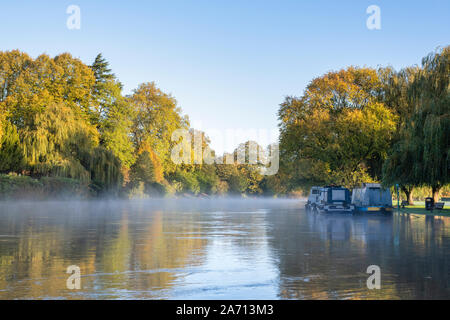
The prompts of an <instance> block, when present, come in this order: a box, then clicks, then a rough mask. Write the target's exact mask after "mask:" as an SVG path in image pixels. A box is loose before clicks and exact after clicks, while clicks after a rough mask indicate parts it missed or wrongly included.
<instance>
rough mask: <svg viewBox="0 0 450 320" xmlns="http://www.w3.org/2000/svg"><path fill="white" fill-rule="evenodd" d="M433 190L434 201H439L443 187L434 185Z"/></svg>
mask: <svg viewBox="0 0 450 320" xmlns="http://www.w3.org/2000/svg"><path fill="white" fill-rule="evenodd" d="M431 190H432V192H433V199H434V203H436V202H439V193H440V191H441V187H440V186H433V187H432V188H431Z"/></svg>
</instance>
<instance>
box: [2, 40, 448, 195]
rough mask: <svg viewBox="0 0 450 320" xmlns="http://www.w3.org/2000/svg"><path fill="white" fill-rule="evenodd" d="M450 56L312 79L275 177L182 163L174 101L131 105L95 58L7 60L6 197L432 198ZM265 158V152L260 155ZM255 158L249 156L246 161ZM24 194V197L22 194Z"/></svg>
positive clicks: (255, 170) (296, 100)
mask: <svg viewBox="0 0 450 320" xmlns="http://www.w3.org/2000/svg"><path fill="white" fill-rule="evenodd" d="M449 57H450V47H446V48H444V49H441V50H438V51H436V52H434V53H431V54H430V55H428V56H427V57H425V58H424V59H423V63H422V66H421V67H419V66H414V67H409V68H405V69H403V70H400V71H395V70H393V69H392V68H390V67H386V68H379V69H377V70H375V69H371V68H358V67H349V68H347V69H344V70H340V71H337V72H329V73H327V74H325V75H324V76H322V77H319V78H316V79H313V80H312V81H311V82H310V84H309V85H308V87H307V88H306V90H305V92H304V94H303V95H302V96H301V97H293V96H292V97H287V98H286V100H285V101H284V102H283V103H282V104H281V105H280V109H279V113H278V115H279V120H280V147H279V148H280V170H279V172H278V174H276V175H272V176H264V175H262V174H261V172H260V168H261V166H263V165H264V164H263V163H262V162H259V161H258V162H257V163H254V164H248V163H244V164H242V163H241V162H240V161H236V160H237V153H238V151H239V150H242V149H244V151H245V152H247V154H248V153H249V151H250V149H252V150H254V149H255V148H256V150H260V149H262V147H260V146H258V145H256V143H255V142H252V141H247V142H245V143H242V144H241V145H239V146H238V147H237V148H236V150H235V152H234V153H233V154H232V156H233V157H232V158H233V159H234V162H233V163H232V164H216V163H213V164H182V165H176V164H175V163H174V162H173V161H172V160H171V157H170V155H171V150H173V147H174V145H175V142H174V141H172V139H171V138H172V133H173V132H174V131H175V130H177V129H186V130H189V132H190V133H191V134H192V135H194V134H197V135H198V134H200V136H201V137H202V147H203V148H206V147H209V143H210V141H209V139H208V137H207V136H206V135H205V134H204V133H203V132H199V131H196V130H194V129H192V128H190V124H189V119H188V117H187V116H185V115H183V114H182V111H181V109H180V108H179V107H178V106H177V101H176V100H175V99H174V98H173V97H172V96H171V95H169V94H167V93H164V92H163V91H161V90H160V89H159V88H157V87H156V85H155V84H154V83H153V82H149V83H143V84H141V85H140V86H139V87H138V88H137V89H135V90H134V91H133V93H132V94H131V95H129V96H124V95H123V93H122V84H121V83H120V82H119V80H118V79H117V78H116V76H115V75H114V74H113V73H112V71H111V70H110V69H109V64H108V62H107V61H106V60H105V59H104V58H103V57H102V55H101V54H99V55H98V56H97V57H96V59H95V61H94V62H93V64H92V65H86V64H84V63H83V62H81V61H80V60H79V59H76V58H74V57H72V56H71V55H70V54H68V53H64V54H61V55H58V56H56V57H54V58H52V57H49V56H48V55H46V54H42V55H40V56H38V57H37V58H36V59H33V58H31V57H30V56H29V55H27V54H26V53H23V52H20V51H18V50H14V51H7V52H0V89H1V90H0V194H1V195H0V197H14V195H17V194H21V193H23V194H28V193H35V192H37V193H39V192H40V193H41V194H44V195H47V194H48V195H49V196H52V195H54V193H55V192H56V190H62V191H64V192H65V193H66V194H68V195H70V194H73V195H79V196H98V195H112V196H118V195H120V196H124V197H135V196H139V197H145V196H163V195H166V194H172V195H176V194H181V195H185V194H191V195H201V194H208V195H225V194H238V195H286V194H289V193H295V192H299V191H300V192H304V191H306V190H308V188H309V187H310V186H312V185H324V184H339V185H344V186H348V187H352V186H355V185H357V184H359V183H361V182H371V181H382V182H383V183H384V184H385V185H386V186H393V185H394V184H399V185H400V186H401V188H402V190H403V191H404V192H405V193H406V195H407V197H408V199H410V200H412V194H413V189H414V188H416V187H423V186H429V187H430V188H432V192H433V195H434V196H435V197H438V195H439V192H440V191H441V190H442V189H443V188H445V187H446V185H448V184H449V176H450V175H449V168H450V156H449V137H450V129H449V128H450V126H449V121H450V120H449V119H450V112H449V108H450V87H449V76H450V61H449ZM258 154H259V152H258ZM247 157H248V155H247ZM24 190H25V191H24Z"/></svg>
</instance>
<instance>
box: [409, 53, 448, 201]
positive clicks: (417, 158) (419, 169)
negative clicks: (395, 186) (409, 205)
mask: <svg viewBox="0 0 450 320" xmlns="http://www.w3.org/2000/svg"><path fill="white" fill-rule="evenodd" d="M422 65H423V69H422V70H420V71H419V73H418V75H417V76H416V78H415V80H414V81H413V83H412V85H411V88H410V91H409V95H410V98H411V100H412V102H413V104H414V112H413V114H412V116H411V120H410V121H409V124H408V129H409V131H410V135H411V138H412V141H413V142H414V146H415V149H414V150H415V152H414V153H413V154H412V158H411V159H409V161H412V163H413V166H412V171H411V174H412V175H413V176H414V177H417V178H418V181H420V183H421V184H424V185H428V186H430V187H431V188H432V192H433V198H434V199H435V201H437V200H438V199H439V191H440V189H441V188H442V187H443V186H444V185H446V184H448V183H449V181H450V174H449V168H450V152H449V149H450V143H449V141H450V140H449V137H450V86H449V79H450V46H447V47H446V48H444V49H442V50H440V51H438V52H436V53H432V54H430V55H428V56H427V57H425V58H424V59H423V61H422Z"/></svg>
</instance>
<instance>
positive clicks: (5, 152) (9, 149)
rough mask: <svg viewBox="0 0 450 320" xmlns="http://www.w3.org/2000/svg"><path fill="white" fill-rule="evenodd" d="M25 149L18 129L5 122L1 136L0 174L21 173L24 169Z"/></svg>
mask: <svg viewBox="0 0 450 320" xmlns="http://www.w3.org/2000/svg"><path fill="white" fill-rule="evenodd" d="M23 165H24V157H23V149H22V147H21V145H20V137H19V133H18V132H17V128H16V127H15V126H14V125H13V124H12V123H10V122H9V121H5V122H4V123H3V134H2V135H0V173H10V172H19V171H20V170H21V169H23Z"/></svg>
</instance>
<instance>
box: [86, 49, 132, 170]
mask: <svg viewBox="0 0 450 320" xmlns="http://www.w3.org/2000/svg"><path fill="white" fill-rule="evenodd" d="M91 69H92V71H93V72H94V76H95V84H94V86H93V92H92V108H91V109H92V110H91V113H92V115H91V121H92V122H93V123H94V124H95V125H96V126H97V128H98V130H99V133H100V144H101V145H103V146H104V147H105V148H106V149H108V150H110V151H112V153H113V154H114V155H115V156H117V157H118V158H119V159H120V161H121V162H122V165H123V166H124V167H125V168H129V167H130V166H131V165H132V164H133V162H134V160H135V158H134V155H133V152H134V147H133V143H132V141H131V139H130V135H129V133H130V128H131V125H132V123H133V117H134V113H133V109H132V108H131V106H130V104H128V103H127V102H126V100H125V99H124V98H123V97H122V93H121V91H122V84H121V83H120V82H119V81H118V80H117V79H116V76H115V75H114V74H113V73H112V72H111V69H109V63H108V62H107V61H106V60H105V59H104V58H103V57H102V55H101V54H99V55H97V57H96V58H95V61H94V63H93V65H92V66H91Z"/></svg>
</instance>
